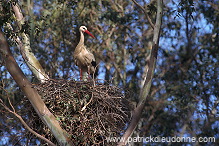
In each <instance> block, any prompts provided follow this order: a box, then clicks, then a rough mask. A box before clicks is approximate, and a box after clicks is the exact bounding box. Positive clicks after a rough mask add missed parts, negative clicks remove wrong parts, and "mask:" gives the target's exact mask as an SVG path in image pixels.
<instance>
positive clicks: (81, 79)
mask: <svg viewBox="0 0 219 146" xmlns="http://www.w3.org/2000/svg"><path fill="white" fill-rule="evenodd" d="M80 80H81V81H82V70H81V68H80Z"/></svg>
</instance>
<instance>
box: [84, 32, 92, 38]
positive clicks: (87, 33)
mask: <svg viewBox="0 0 219 146" xmlns="http://www.w3.org/2000/svg"><path fill="white" fill-rule="evenodd" d="M84 32H86V33H87V34H89V35H90V36H91V37H92V38H95V37H94V36H93V35H92V34H91V33H90V32H89V31H88V30H85V31H84Z"/></svg>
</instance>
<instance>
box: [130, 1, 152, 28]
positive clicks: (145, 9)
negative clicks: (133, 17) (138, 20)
mask: <svg viewBox="0 0 219 146" xmlns="http://www.w3.org/2000/svg"><path fill="white" fill-rule="evenodd" d="M132 1H133V2H134V3H135V4H136V5H137V6H138V7H139V8H140V9H142V11H143V12H144V14H145V16H146V18H147V20H148V22H149V24H150V25H151V27H152V28H153V29H154V24H153V22H152V21H151V18H150V17H149V15H148V13H147V7H146V8H144V7H142V6H141V5H140V4H139V3H138V2H136V1H135V0H132Z"/></svg>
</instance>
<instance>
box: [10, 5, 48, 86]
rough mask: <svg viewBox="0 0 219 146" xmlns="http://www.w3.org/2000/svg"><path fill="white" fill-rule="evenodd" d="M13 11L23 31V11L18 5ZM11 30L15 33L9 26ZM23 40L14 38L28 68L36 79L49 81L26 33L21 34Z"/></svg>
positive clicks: (13, 6) (14, 6)
mask: <svg viewBox="0 0 219 146" xmlns="http://www.w3.org/2000/svg"><path fill="white" fill-rule="evenodd" d="M12 8H13V11H14V13H15V16H16V19H17V25H18V27H19V30H21V29H22V25H23V24H24V17H23V14H22V13H21V10H20V8H19V6H18V4H17V3H15V2H14V3H13V4H12ZM8 26H9V28H10V29H11V30H12V31H13V28H12V27H11V25H10V24H8ZM20 35H21V38H22V39H20V38H19V37H18V36H14V39H15V41H16V42H17V44H18V47H19V48H20V51H21V55H22V57H23V59H24V61H25V62H26V64H27V66H28V67H29V68H30V70H31V71H32V72H33V74H34V75H35V77H36V78H37V79H38V80H39V81H41V82H45V81H46V80H48V79H49V76H48V75H47V74H46V73H45V71H44V69H43V68H42V66H41V64H40V63H39V61H38V60H37V58H36V57H35V56H34V54H33V52H32V50H31V47H30V39H29V36H28V35H27V34H25V33H24V32H21V33H20Z"/></svg>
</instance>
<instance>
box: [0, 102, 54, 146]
mask: <svg viewBox="0 0 219 146" xmlns="http://www.w3.org/2000/svg"><path fill="white" fill-rule="evenodd" d="M8 101H9V104H10V106H11V108H12V109H13V111H12V110H10V109H9V108H8V107H7V106H6V105H5V104H4V103H3V101H2V100H1V99H0V104H1V105H2V107H4V108H5V109H6V110H7V111H8V112H10V113H12V114H13V115H14V116H16V117H17V118H18V119H19V120H20V122H21V123H22V124H23V125H24V127H25V128H26V129H27V130H28V131H29V132H30V133H32V134H34V135H35V136H36V137H38V138H40V139H42V140H44V141H45V142H46V143H48V144H49V145H51V146H55V144H54V143H52V142H51V141H50V140H48V139H47V138H45V137H43V136H42V135H40V134H39V133H37V132H35V131H34V130H33V129H31V128H30V127H29V126H28V125H27V123H26V122H25V121H24V120H23V118H22V117H21V116H20V115H18V114H17V113H16V112H15V110H14V107H13V106H12V104H11V102H10V99H9V98H8Z"/></svg>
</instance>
